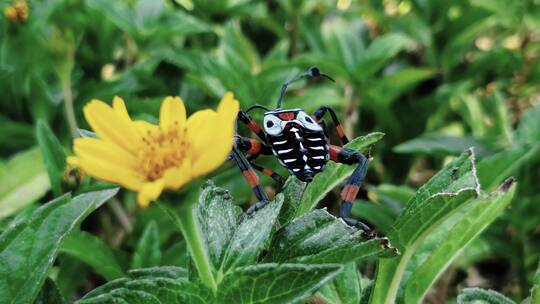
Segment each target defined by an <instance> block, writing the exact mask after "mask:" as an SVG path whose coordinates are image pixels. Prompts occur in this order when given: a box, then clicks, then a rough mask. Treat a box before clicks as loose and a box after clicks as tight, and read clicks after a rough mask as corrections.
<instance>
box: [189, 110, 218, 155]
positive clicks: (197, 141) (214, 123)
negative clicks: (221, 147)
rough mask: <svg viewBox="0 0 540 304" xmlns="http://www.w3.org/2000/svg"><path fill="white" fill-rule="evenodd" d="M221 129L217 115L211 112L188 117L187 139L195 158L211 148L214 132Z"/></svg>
mask: <svg viewBox="0 0 540 304" xmlns="http://www.w3.org/2000/svg"><path fill="white" fill-rule="evenodd" d="M221 127H222V126H221V125H220V124H219V116H218V114H217V113H216V112H215V111H212V110H202V111H197V112H195V113H194V114H193V115H191V116H190V117H189V119H188V121H187V138H188V141H189V144H190V146H191V148H192V150H193V151H192V152H193V153H194V154H195V156H196V155H197V154H199V153H200V152H202V151H205V150H208V149H210V148H211V146H210V145H211V143H212V141H213V139H214V138H215V137H216V132H217V131H218V130H220V129H221Z"/></svg>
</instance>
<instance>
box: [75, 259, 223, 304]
mask: <svg viewBox="0 0 540 304" xmlns="http://www.w3.org/2000/svg"><path fill="white" fill-rule="evenodd" d="M212 298H213V296H212V292H211V291H210V290H208V289H207V288H205V287H204V286H202V285H200V284H198V283H192V282H189V281H188V280H187V271H186V270H185V269H183V268H180V267H172V266H168V267H154V268H145V269H135V270H131V271H129V272H128V277H124V278H120V279H116V280H114V281H111V282H109V283H107V284H105V285H102V286H100V287H98V288H96V289H94V290H92V291H91V292H89V293H88V294H86V295H85V296H84V297H83V298H82V299H81V300H79V301H77V302H76V303H78V304H94V303H152V304H154V303H156V304H169V303H200V304H206V303H211V301H212Z"/></svg>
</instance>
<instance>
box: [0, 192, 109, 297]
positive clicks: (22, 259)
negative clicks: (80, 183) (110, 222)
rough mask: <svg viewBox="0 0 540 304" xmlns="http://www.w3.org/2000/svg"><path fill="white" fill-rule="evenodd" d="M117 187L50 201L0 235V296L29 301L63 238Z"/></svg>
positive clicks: (43, 277) (36, 290) (37, 288)
mask: <svg viewBox="0 0 540 304" xmlns="http://www.w3.org/2000/svg"><path fill="white" fill-rule="evenodd" d="M117 191H118V189H111V190H103V191H96V192H89V193H85V194H81V195H79V196H77V197H75V198H73V199H71V198H70V197H69V196H68V195H64V196H61V197H59V198H57V199H56V200H54V201H51V202H49V203H47V204H45V205H43V206H42V207H40V208H39V209H38V210H36V211H35V212H34V213H33V214H32V216H31V217H30V218H28V219H27V220H26V221H24V222H20V223H18V224H17V225H14V226H12V227H10V228H9V229H8V230H6V231H5V232H4V233H3V234H2V235H1V236H0V298H1V299H4V300H7V301H8V302H12V301H15V300H16V301H17V302H21V303H28V302H32V301H33V300H34V299H35V297H36V296H37V293H38V292H39V288H40V286H41V284H43V281H44V280H45V277H46V276H47V270H48V269H49V267H50V266H51V265H52V263H53V262H54V259H55V257H56V254H57V252H58V249H59V248H60V245H61V244H62V241H63V240H64V238H65V237H66V236H67V235H68V234H69V233H70V232H71V231H72V230H73V229H74V228H75V227H77V226H78V225H79V224H80V223H81V222H82V220H84V219H85V218H86V216H88V215H89V214H90V213H91V212H92V211H94V210H95V209H97V208H98V207H99V206H101V205H102V204H103V203H104V202H105V201H107V200H108V199H109V198H111V197H112V196H113V195H115V194H116V192H117Z"/></svg>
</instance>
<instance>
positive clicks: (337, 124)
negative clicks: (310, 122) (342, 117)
mask: <svg viewBox="0 0 540 304" xmlns="http://www.w3.org/2000/svg"><path fill="white" fill-rule="evenodd" d="M326 112H329V113H330V116H331V117H332V121H333V122H334V125H335V127H336V132H337V134H338V136H339V137H340V139H341V143H342V144H344V145H345V144H347V143H348V142H349V139H348V138H347V135H345V131H344V130H343V127H342V126H341V123H340V122H339V119H338V117H337V115H336V112H334V110H332V108H330V107H327V106H322V107H320V108H319V109H317V111H315V113H313V116H312V117H313V118H315V120H316V121H319V120H320V119H321V118H322V117H323V116H324V114H326Z"/></svg>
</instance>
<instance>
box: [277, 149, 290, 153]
mask: <svg viewBox="0 0 540 304" xmlns="http://www.w3.org/2000/svg"><path fill="white" fill-rule="evenodd" d="M292 150H293V149H292V148H291V149H286V150H278V151H277V153H278V154H285V153H289V152H291V151H292Z"/></svg>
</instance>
